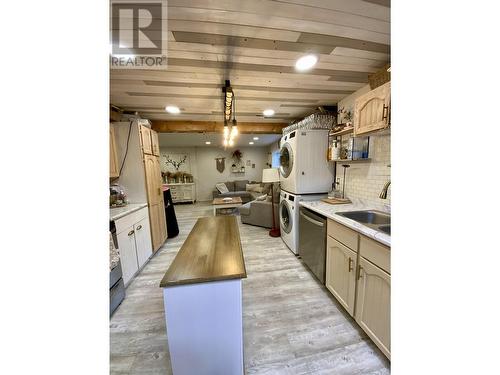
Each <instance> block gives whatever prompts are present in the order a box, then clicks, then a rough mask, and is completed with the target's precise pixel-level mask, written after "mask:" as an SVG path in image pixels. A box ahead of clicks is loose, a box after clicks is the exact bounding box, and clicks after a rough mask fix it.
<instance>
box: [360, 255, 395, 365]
mask: <svg viewBox="0 0 500 375" xmlns="http://www.w3.org/2000/svg"><path fill="white" fill-rule="evenodd" d="M358 268H359V269H358V278H359V279H358V292H357V298H356V315H355V319H356V322H357V323H358V324H359V325H360V327H361V328H362V329H363V330H364V331H365V332H366V334H367V335H368V336H369V337H370V338H371V339H372V340H373V342H374V343H375V344H376V345H377V346H378V347H379V349H380V350H381V351H382V352H383V353H384V354H385V355H386V356H387V358H389V359H390V356H391V276H390V275H389V274H388V273H387V272H385V271H383V270H382V269H381V268H379V267H377V266H375V265H374V264H372V263H371V262H369V261H368V260H366V259H365V258H363V257H360V258H359V266H358Z"/></svg>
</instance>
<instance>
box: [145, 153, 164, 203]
mask: <svg viewBox="0 0 500 375" xmlns="http://www.w3.org/2000/svg"><path fill="white" fill-rule="evenodd" d="M158 168H159V162H158V157H156V156H153V155H144V171H145V174H146V189H147V192H148V203H149V204H150V205H155V204H158V203H159V202H160V198H161V196H162V192H161V185H160V183H159V182H160V181H159V179H158ZM160 176H161V174H160ZM160 178H161V177H160Z"/></svg>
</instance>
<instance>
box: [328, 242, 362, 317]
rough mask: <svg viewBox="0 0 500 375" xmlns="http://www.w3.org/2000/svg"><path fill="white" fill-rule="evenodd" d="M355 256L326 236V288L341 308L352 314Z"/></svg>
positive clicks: (349, 250) (354, 286) (352, 252)
mask: <svg viewBox="0 0 500 375" xmlns="http://www.w3.org/2000/svg"><path fill="white" fill-rule="evenodd" d="M356 267H357V254H356V253H355V252H354V251H352V250H351V249H349V248H348V247H347V246H344V245H343V244H341V243H340V242H338V241H337V240H335V239H333V238H332V237H330V236H328V238H327V245H326V282H325V284H326V287H327V288H328V290H329V291H330V292H331V293H332V294H333V295H334V296H335V298H337V300H338V301H339V302H340V304H341V305H342V306H344V308H345V309H346V310H347V311H348V312H349V314H351V315H353V314H354V299H355V296H356V292H355V288H356Z"/></svg>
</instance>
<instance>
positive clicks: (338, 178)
mask: <svg viewBox="0 0 500 375" xmlns="http://www.w3.org/2000/svg"><path fill="white" fill-rule="evenodd" d="M335 185H340V177H337V180H336V181H335Z"/></svg>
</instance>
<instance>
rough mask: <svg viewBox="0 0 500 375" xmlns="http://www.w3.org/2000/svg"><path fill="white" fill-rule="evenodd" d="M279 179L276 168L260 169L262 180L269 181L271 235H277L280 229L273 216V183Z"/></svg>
mask: <svg viewBox="0 0 500 375" xmlns="http://www.w3.org/2000/svg"><path fill="white" fill-rule="evenodd" d="M279 181H280V174H279V172H278V169H277V168H266V169H263V170H262V182H263V183H271V211H272V212H273V227H272V228H271V230H270V231H269V235H270V236H271V237H279V236H280V235H281V233H280V229H279V228H277V227H276V219H275V217H274V184H275V183H276V182H279Z"/></svg>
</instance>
